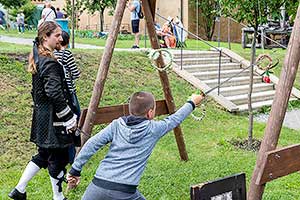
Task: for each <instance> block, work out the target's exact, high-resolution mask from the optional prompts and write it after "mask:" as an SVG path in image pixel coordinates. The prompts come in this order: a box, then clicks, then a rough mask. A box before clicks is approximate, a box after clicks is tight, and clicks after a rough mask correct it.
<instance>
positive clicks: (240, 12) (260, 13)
mask: <svg viewBox="0 0 300 200" xmlns="http://www.w3.org/2000/svg"><path fill="white" fill-rule="evenodd" d="M220 1H221V7H222V14H224V15H225V16H230V17H232V18H234V19H235V20H237V21H239V22H243V23H246V24H248V25H249V26H252V27H254V28H255V29H256V30H257V28H258V25H259V24H263V23H266V22H267V20H268V18H272V19H280V17H281V15H280V9H279V8H280V7H281V6H282V5H285V8H286V11H287V13H288V14H289V15H295V13H296V10H297V5H298V3H299V2H298V1H297V0H289V1H287V0H254V1H248V0H220Z"/></svg>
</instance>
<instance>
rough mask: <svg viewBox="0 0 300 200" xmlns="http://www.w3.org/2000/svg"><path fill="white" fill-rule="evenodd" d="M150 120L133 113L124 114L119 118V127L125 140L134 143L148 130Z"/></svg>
mask: <svg viewBox="0 0 300 200" xmlns="http://www.w3.org/2000/svg"><path fill="white" fill-rule="evenodd" d="M149 124H150V120H149V119H147V118H146V117H137V116H133V115H129V116H124V117H122V118H121V120H120V126H121V127H120V129H121V130H122V135H123V137H124V138H125V140H126V141H127V142H129V143H132V144H134V143H136V142H138V141H140V140H141V139H143V138H144V137H145V136H146V135H147V134H148V133H149V131H150V126H149Z"/></svg>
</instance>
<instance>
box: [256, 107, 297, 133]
mask: <svg viewBox="0 0 300 200" xmlns="http://www.w3.org/2000/svg"><path fill="white" fill-rule="evenodd" d="M268 118H269V114H260V115H256V116H255V117H254V120H255V121H259V122H265V123H266V122H267V121H268ZM299 122H300V110H299V109H295V110H292V111H288V112H287V113H286V114H285V118H284V121H283V126H285V127H288V128H291V129H294V130H300V123H299Z"/></svg>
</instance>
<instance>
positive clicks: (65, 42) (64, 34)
mask: <svg viewBox="0 0 300 200" xmlns="http://www.w3.org/2000/svg"><path fill="white" fill-rule="evenodd" d="M61 37H62V39H63V41H62V42H61V45H62V46H66V45H68V44H69V42H70V36H69V34H68V32H66V31H62V32H61Z"/></svg>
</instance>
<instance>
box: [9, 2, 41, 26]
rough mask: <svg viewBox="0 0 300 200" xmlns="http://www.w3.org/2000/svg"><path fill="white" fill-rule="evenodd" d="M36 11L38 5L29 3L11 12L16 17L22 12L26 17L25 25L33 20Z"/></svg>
mask: <svg viewBox="0 0 300 200" xmlns="http://www.w3.org/2000/svg"><path fill="white" fill-rule="evenodd" d="M35 9H36V5H35V4H33V3H31V2H30V1H28V2H27V3H26V4H24V5H22V6H21V7H20V8H14V9H13V10H12V11H11V13H10V14H11V15H12V16H14V17H16V16H17V14H18V13H19V12H20V11H22V12H23V13H24V15H25V23H28V21H29V20H30V19H31V17H32V14H33V13H34V11H35Z"/></svg>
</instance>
